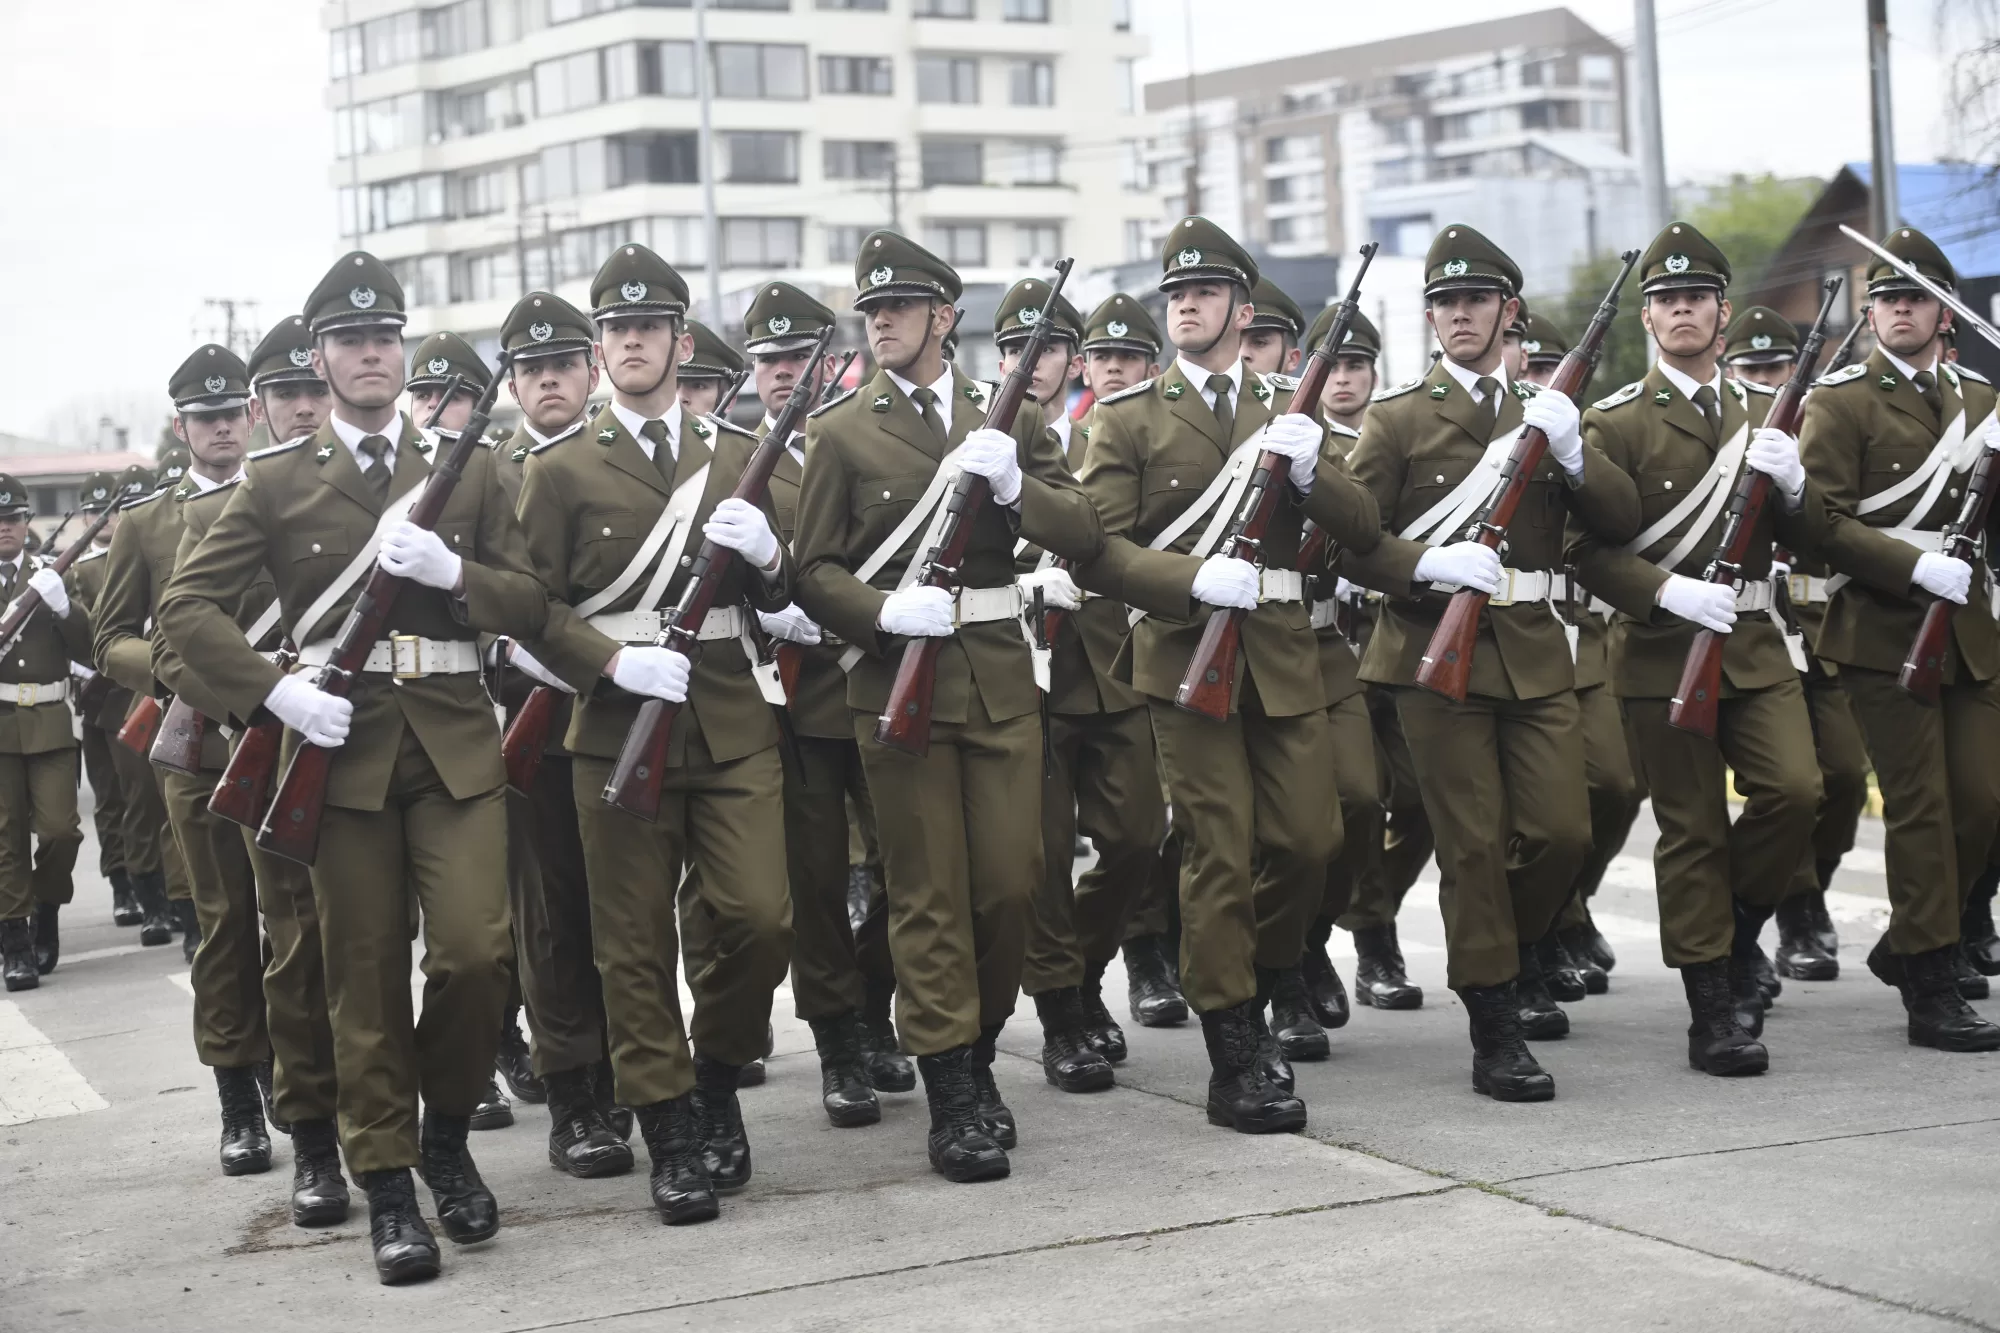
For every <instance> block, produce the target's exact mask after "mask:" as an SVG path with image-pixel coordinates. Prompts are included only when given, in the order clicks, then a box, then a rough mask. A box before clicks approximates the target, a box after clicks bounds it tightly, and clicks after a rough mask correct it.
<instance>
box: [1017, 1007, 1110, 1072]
mask: <svg viewBox="0 0 2000 1333" xmlns="http://www.w3.org/2000/svg"><path fill="white" fill-rule="evenodd" d="M1032 998H1033V999H1034V1001H1035V1015H1036V1017H1038V1018H1040V1019H1041V1020H1042V1077H1044V1078H1046V1079H1047V1080H1048V1081H1049V1082H1050V1083H1052V1084H1054V1085H1055V1086H1056V1087H1057V1088H1058V1089H1060V1090H1061V1091H1063V1092H1103V1091H1104V1090H1105V1089H1106V1088H1109V1087H1110V1086H1111V1083H1112V1077H1113V1076H1112V1073H1111V1062H1110V1061H1109V1060H1107V1059H1105V1058H1104V1053H1103V1052H1102V1051H1100V1050H1098V1049H1097V1048H1096V1047H1095V1046H1093V1045H1091V1044H1090V1038H1089V1037H1087V1036H1085V1035H1084V1030H1083V1000H1082V997H1081V996H1080V995H1079V994H1078V992H1077V989H1076V988H1075V987H1074V986H1058V987H1057V988H1056V989H1054V990H1051V991H1043V992H1042V993H1041V994H1040V995H1037V996H1034V997H1032Z"/></svg>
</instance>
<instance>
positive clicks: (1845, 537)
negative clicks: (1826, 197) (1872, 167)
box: [1800, 227, 2000, 1051]
mask: <svg viewBox="0 0 2000 1333" xmlns="http://www.w3.org/2000/svg"><path fill="white" fill-rule="evenodd" d="M1882 244H1883V247H1884V248H1885V249H1887V250H1888V251H1890V252H1891V253H1892V254H1894V255H1896V256H1897V257H1898V258H1900V259H1902V260H1903V261H1904V262H1905V263H1906V264H1908V265H1909V266H1910V267H1912V268H1914V269H1915V270H1916V271H1918V272H1919V273H1922V274H1923V275H1924V276H1925V277H1927V278H1929V279H1931V280H1932V281H1933V282H1936V283H1939V284H1941V285H1943V286H1945V287H1947V288H1948V287H1950V286H1952V285H1953V284H1954V283H1955V281H1956V275H1955V274H1954V272H1953V270H1952V266H1951V261H1950V260H1948V259H1946V258H1945V256H1944V252H1943V251H1941V250H1939V249H1938V247H1937V245H1936V244H1935V243H1934V242H1933V241H1932V240H1931V239H1930V238H1929V237H1927V236H1925V235H1924V234H1923V233H1922V232H1920V231H1918V230H1916V229H1915V228H1913V227H1901V228H1898V229H1897V230H1896V231H1895V232H1893V233H1892V234H1891V235H1890V236H1889V237H1888V238H1887V239H1885V240H1884V241H1883V242H1882ZM1868 313H1869V320H1870V323H1871V324H1872V325H1873V327H1874V330H1875V338H1876V347H1875V350H1874V352H1873V353H1871V354H1870V355H1869V357H1868V359H1867V360H1866V361H1865V362H1858V363H1856V364H1854V365H1851V366H1849V367H1847V368H1846V369H1845V370H1842V371H1839V372H1836V373H1835V374H1832V375H1828V376H1824V377H1822V378H1821V379H1820V381H1819V383H1818V384H1817V386H1816V387H1815V388H1814V389H1813V391H1812V393H1811V394H1810V395H1809V396H1808V397H1807V399H1806V416H1805V425H1804V427H1803V428H1802V430H1801V432H1800V442H1801V446H1802V448H1803V450H1804V454H1805V461H1806V468H1807V470H1808V471H1809V472H1810V473H1811V475H1812V478H1813V483H1814V485H1815V486H1816V487H1823V488H1824V490H1825V495H1826V504H1827V508H1828V510H1829V511H1830V517H1831V530H1830V532H1829V533H1828V535H1827V538H1826V540H1825V541H1824V542H1823V543H1822V544H1821V545H1820V548H1819V554H1820V555H1821V556H1822V557H1824V558H1825V560H1826V563H1827V565H1828V566H1829V567H1830V568H1831V569H1832V571H1833V580H1830V581H1829V586H1832V581H1834V580H1837V581H1838V582H1839V586H1838V587H1837V588H1835V589H1834V591H1833V594H1832V596H1831V597H1830V598H1829V599H1828V601H1827V607H1826V617H1825V620H1824V622H1823V623H1822V624H1821V626H1820V631H1819V639H1818V641H1817V643H1816V644H1815V645H1814V651H1815V652H1816V653H1817V654H1818V656H1819V657H1820V658H1822V659H1823V660H1825V661H1827V662H1831V663H1834V664H1836V665H1837V666H1838V668H1839V678H1840V685H1841V688H1842V689H1843V690H1844V691H1845V692H1846V694H1847V697H1848V700H1849V702H1850V703H1851V704H1852V705H1853V707H1854V712H1855V715H1856V717H1857V718H1858V719H1859V720H1860V723H1861V734H1862V736H1863V737H1864V739H1865V740H1866V742H1867V747H1868V758H1869V760H1870V762H1871V763H1872V764H1873V766H1874V769H1875V781H1876V784H1877V785H1878V786H1879V787H1880V789H1881V792H1882V809H1883V824H1884V827H1885V835H1886V843H1887V846H1886V848H1885V850H1886V852H1887V856H1888V862H1889V905H1890V917H1889V929H1888V932H1887V933H1886V934H1884V935H1883V936H1882V938H1881V940H1879V941H1878V942H1877V943H1876V945H1875V948H1874V949H1873V950H1872V951H1871V952H1870V953H1869V955H1868V970H1869V971H1870V972H1873V973H1874V974H1875V976H1876V977H1877V978H1878V979H1880V980H1881V981H1882V982H1884V983H1885V984H1887V985H1892V986H1895V987H1897V989H1898V990H1900V991H1901V993H1902V997H1903V1004H1904V1007H1905V1009H1906V1010H1907V1011H1908V1013H1909V1039H1910V1043H1911V1044H1912V1045H1916V1046H1934V1047H1937V1048H1938V1049H1940V1050H1947V1051H1990V1050H1994V1049H2000V1027H1996V1026H1995V1025H1994V1024H1992V1023H1989V1022H1987V1021H1986V1020H1985V1019H1983V1018H1981V1017H1980V1016H1979V1015H1978V1014H1977V1013H1975V1012H1974V1011H1973V1009H1972V1007H1971V1006H1970V1005H1968V1004H1966V1002H1965V1000H1964V998H1963V997H1962V996H1961V994H1960V992H1959V986H1960V984H1961V981H1963V983H1964V984H1966V985H1968V986H1973V987H1975V988H1976V987H1977V986H1979V985H1983V983H1984V978H1983V977H1979V976H1978V974H1977V973H1976V972H1975V971H1974V970H1973V968H1972V966H1971V964H1970V963H1969V962H1968V961H1967V960H1966V957H1965V953H1964V950H1963V949H1962V948H1961V947H1960V942H1959V930H1960V913H1961V911H1962V909H1963V907H1964V905H1965V902H1966V899H1967V897H1968V895H1969V893H1970V891H1971V889H1972V886H1973V883H1974V881H1975V880H1976V879H1977V878H1978V877H1979V875H1980V873H1981V872H1982V871H1983V870H1984V869H1985V867H1986V865H1987V863H1988V862H1989V861H1990V860H1991V859H1992V855H1993V844H1994V836H1995V830H1996V828H2000V781H1996V769H1995V768H1994V765H1993V763H1992V756H1993V754H1994V750H1995V746H1996V745H1997V744H2000V723H1996V719H2000V631H1996V627H1995V624H1994V619H1993V611H1992V603H1991V601H1990V599H1989V598H1988V597H1987V596H1986V594H1985V591H1984V581H1985V580H1986V579H1987V578H1990V574H1988V573H1987V572H1986V571H1985V570H1984V569H1983V568H1982V569H1975V568H1974V567H1973V566H1971V565H1968V564H1966V563H1965V562H1964V561H1962V560H1958V559H1955V558H1953V557H1951V556H1947V555H1944V554H1943V553H1942V552H1941V550H1940V549H1939V547H1940V539H1939V537H1938V533H1939V531H1940V530H1941V528H1942V526H1943V525H1944V524H1946V523H1949V522H1952V521H1954V519H1955V518H1956V515H1957V512H1958V509H1959V506H1960V499H1959V493H1960V491H1961V490H1962V489H1963V487H1964V478H1965V475H1966V474H1967V472H1968V470H1969V469H1970V468H1971V467H1972V466H1973V464H1974V462H1975V460H1976V459H1977V457H1978V455H1979V450H1980V449H1981V448H1982V447H1985V448H1993V447H1996V446H2000V435H1996V427H1995V423H1994V421H1993V415H1994V394H1993V389H1992V386H1990V385H1989V384H1987V383H1986V382H1985V381H1983V380H1981V379H1979V378H1978V377H1977V376H1975V375H1973V374H1972V373H1971V372H1969V371H1967V370H1966V369H1965V368H1964V367H1962V366H1954V365H1952V364H1950V363H1948V362H1945V361H1943V360H1942V359H1941V357H1940V353H1939V338H1940V332H1941V330H1942V329H1943V328H1944V327H1945V325H1946V324H1947V322H1948V320H1949V318H1950V317H1949V314H1948V313H1947V312H1946V311H1945V310H1944V309H1943V307H1942V306H1941V305H1940V304H1939V303H1938V301H1937V300H1936V299H1935V298H1934V297H1932V296H1931V295H1930V294H1929V293H1928V292H1926V291H1924V290H1923V289H1921V288H1919V287H1918V286H1917V285H1916V284H1915V283H1913V282H1912V281H1910V280H1909V279H1908V278H1906V277H1904V276H1903V274H1902V273H1901V272H1900V271H1898V270H1897V269H1896V268H1894V267H1893V266H1892V265H1890V264H1888V263H1886V262H1883V261H1881V260H1879V259H1877V260H1876V261H1874V262H1872V263H1871V264H1870V265H1869V268H1868ZM1982 564H1983V562H1982ZM1937 598H1943V599H1944V600H1946V601H1949V602H1953V603H1956V604H1958V605H1959V607H1960V609H1959V610H1958V611H1957V612H1955V613H1954V614H1953V616H1952V627H1951V641H1950V643H1949V644H1948V645H1947V647H1946V650H1945V654H1944V661H1943V664H1942V670H1943V678H1944V686H1943V689H1942V691H1941V698H1940V703H1939V704H1938V705H1937V706H1935V707H1931V706H1926V705H1925V704H1922V703H1920V702H1918V701H1917V700H1916V699H1914V698H1912V697H1911V696H1910V695H1908V694H1906V693H1905V692H1904V691H1903V690H1902V689H1901V688H1900V687H1899V686H1898V685H1897V673H1898V672H1899V671H1900V669H1901V667H1902V662H1903V656H1904V654H1905V653H1907V652H1908V651H1909V648H1910V645H1911V643H1912V641H1913V640H1914V639H1915V637H1916V633H1917V629H1918V626H1919V625H1920V624H1921V623H1922V620H1923V616H1924V613H1925V611H1926V609H1927V608H1928V606H1929V605H1930V603H1931V602H1932V601H1933V600H1935V599H1937Z"/></svg>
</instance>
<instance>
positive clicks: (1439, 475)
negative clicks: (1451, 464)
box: [1437, 472, 1444, 485]
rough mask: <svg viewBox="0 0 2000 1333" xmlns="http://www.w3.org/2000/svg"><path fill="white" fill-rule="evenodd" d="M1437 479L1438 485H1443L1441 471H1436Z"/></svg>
mask: <svg viewBox="0 0 2000 1333" xmlns="http://www.w3.org/2000/svg"><path fill="white" fill-rule="evenodd" d="M1437 479H1438V484H1439V485H1443V484H1444V473H1442V472H1440V473H1438V474H1437Z"/></svg>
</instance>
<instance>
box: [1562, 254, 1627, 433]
mask: <svg viewBox="0 0 2000 1333" xmlns="http://www.w3.org/2000/svg"><path fill="white" fill-rule="evenodd" d="M1622 262H1623V261H1622V260H1620V259H1619V258H1618V256H1617V255H1599V256H1597V257H1596V258H1595V259H1586V260H1583V261H1582V262H1581V263H1579V264H1577V265H1576V267H1574V268H1572V269H1571V270H1570V275H1569V295H1568V296H1566V297H1564V298H1563V299H1562V302H1561V303H1560V304H1559V305H1557V306H1556V308H1555V309H1553V310H1551V311H1550V312H1549V317H1550V318H1551V319H1553V320H1554V321H1555V322H1556V326H1557V327H1558V328H1560V329H1561V330H1562V331H1563V334H1564V335H1565V336H1566V337H1568V338H1569V340H1570V341H1571V343H1572V344H1574V343H1575V341H1576V340H1577V339H1578V338H1581V337H1583V331H1584V329H1585V328H1587V327H1589V325H1590V320H1591V317H1592V316H1593V315H1595V314H1596V313H1597V303H1598V302H1599V301H1602V300H1603V299H1604V293H1605V291H1606V290H1607V289H1608V288H1609V287H1610V286H1611V280H1612V279H1613V278H1615V277H1617V276H1618V268H1619V265H1620V264H1621V263H1622ZM1645 373H1646V330H1645V326H1643V325H1642V324H1640V323H1639V273H1638V270H1637V269H1634V270H1633V271H1632V277H1631V278H1630V279H1629V280H1627V281H1626V283H1625V286H1624V287H1623V288H1622V289H1621V290H1620V291H1619V293H1618V317H1617V318H1616V319H1614V320H1613V321H1612V322H1611V332H1610V333H1609V334H1608V335H1606V337H1605V339H1604V348H1603V351H1602V352H1601V353H1599V355H1598V359H1597V373H1596V374H1595V375H1593V376H1592V377H1591V380H1590V384H1589V387H1588V388H1586V389H1585V391H1584V393H1583V395H1582V399H1583V404H1584V406H1586V407H1588V406H1589V405H1590V404H1591V403H1593V402H1595V401H1596V400H1597V399H1599V398H1602V397H1604V396H1605V395H1606V394H1608V393H1610V392H1612V391H1613V390H1615V389H1617V388H1619V387H1620V386H1621V385H1625V384H1630V383H1631V382H1632V381H1633V380H1636V379H1640V378H1642V377H1644V375H1645Z"/></svg>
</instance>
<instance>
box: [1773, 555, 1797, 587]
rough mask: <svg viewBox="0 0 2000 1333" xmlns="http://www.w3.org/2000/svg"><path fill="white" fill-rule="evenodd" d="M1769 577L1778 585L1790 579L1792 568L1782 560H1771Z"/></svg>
mask: <svg viewBox="0 0 2000 1333" xmlns="http://www.w3.org/2000/svg"><path fill="white" fill-rule="evenodd" d="M1771 577H1772V578H1773V579H1775V580H1777V581H1778V582H1779V583H1784V582H1785V581H1787V580H1788V579H1790V578H1791V577H1792V567H1791V566H1790V565H1788V564H1786V563H1785V562H1784V561H1782V560H1773V561H1771Z"/></svg>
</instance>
